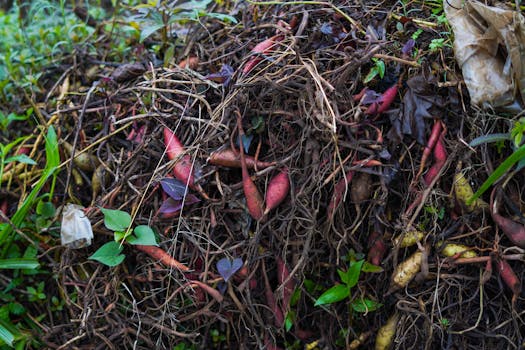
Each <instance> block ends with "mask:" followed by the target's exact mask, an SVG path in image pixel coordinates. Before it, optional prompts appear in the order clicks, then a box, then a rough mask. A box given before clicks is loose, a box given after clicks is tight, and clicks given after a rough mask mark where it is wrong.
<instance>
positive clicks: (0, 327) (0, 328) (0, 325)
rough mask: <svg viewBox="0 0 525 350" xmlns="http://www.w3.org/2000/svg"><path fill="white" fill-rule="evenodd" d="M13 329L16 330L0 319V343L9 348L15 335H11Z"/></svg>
mask: <svg viewBox="0 0 525 350" xmlns="http://www.w3.org/2000/svg"><path fill="white" fill-rule="evenodd" d="M14 329H16V328H15V326H13V325H11V324H9V323H8V322H7V321H5V320H2V319H1V318H0V341H2V342H4V343H5V344H7V345H9V346H13V342H14V341H15V334H13V333H12V331H13V330H14Z"/></svg>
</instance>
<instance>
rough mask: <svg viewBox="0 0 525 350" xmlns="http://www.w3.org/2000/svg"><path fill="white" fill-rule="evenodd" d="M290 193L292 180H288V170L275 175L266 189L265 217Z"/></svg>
mask: <svg viewBox="0 0 525 350" xmlns="http://www.w3.org/2000/svg"><path fill="white" fill-rule="evenodd" d="M289 191H290V180H289V179H288V169H286V168H285V169H283V170H281V172H280V173H279V174H277V175H275V176H274V177H273V178H272V179H271V180H270V183H269V184H268V188H267V189H266V198H265V202H266V209H265V210H264V215H266V214H268V213H269V212H270V211H271V210H273V209H274V208H276V207H277V206H278V205H279V204H281V203H282V201H283V200H284V199H285V198H286V196H287V195H288V192H289Z"/></svg>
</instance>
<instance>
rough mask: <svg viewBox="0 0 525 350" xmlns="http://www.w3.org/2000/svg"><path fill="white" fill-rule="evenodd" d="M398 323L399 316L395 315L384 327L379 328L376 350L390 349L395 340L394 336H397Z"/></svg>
mask: <svg viewBox="0 0 525 350" xmlns="http://www.w3.org/2000/svg"><path fill="white" fill-rule="evenodd" d="M398 322H399V314H394V315H392V316H390V318H389V319H388V321H386V323H385V324H384V325H383V327H381V328H379V331H378V332H377V336H376V345H375V350H388V349H389V348H390V345H392V341H393V340H394V336H395V335H396V328H397V323H398Z"/></svg>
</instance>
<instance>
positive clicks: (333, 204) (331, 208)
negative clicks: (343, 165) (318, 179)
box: [328, 170, 354, 219]
mask: <svg viewBox="0 0 525 350" xmlns="http://www.w3.org/2000/svg"><path fill="white" fill-rule="evenodd" d="M353 177H354V171H353V170H350V171H348V172H347V173H346V175H345V178H343V179H341V180H339V181H338V182H337V184H336V185H335V187H334V193H333V195H332V199H331V200H330V203H329V204H328V217H329V218H330V219H331V218H333V216H334V214H335V210H336V209H337V207H339V204H341V201H342V200H343V196H344V194H345V189H346V184H347V183H349V182H350V181H352V178H353Z"/></svg>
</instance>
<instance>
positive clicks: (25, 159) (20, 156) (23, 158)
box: [4, 154, 37, 165]
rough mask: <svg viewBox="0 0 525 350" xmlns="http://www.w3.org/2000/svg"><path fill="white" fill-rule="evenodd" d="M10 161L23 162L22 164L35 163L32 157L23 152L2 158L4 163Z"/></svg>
mask: <svg viewBox="0 0 525 350" xmlns="http://www.w3.org/2000/svg"><path fill="white" fill-rule="evenodd" d="M11 162H19V163H24V164H29V165H36V164H37V163H36V162H35V161H34V160H33V159H31V158H29V157H28V156H26V155H25V154H18V155H16V156H12V157H9V158H7V159H6V160H4V164H7V163H11Z"/></svg>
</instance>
